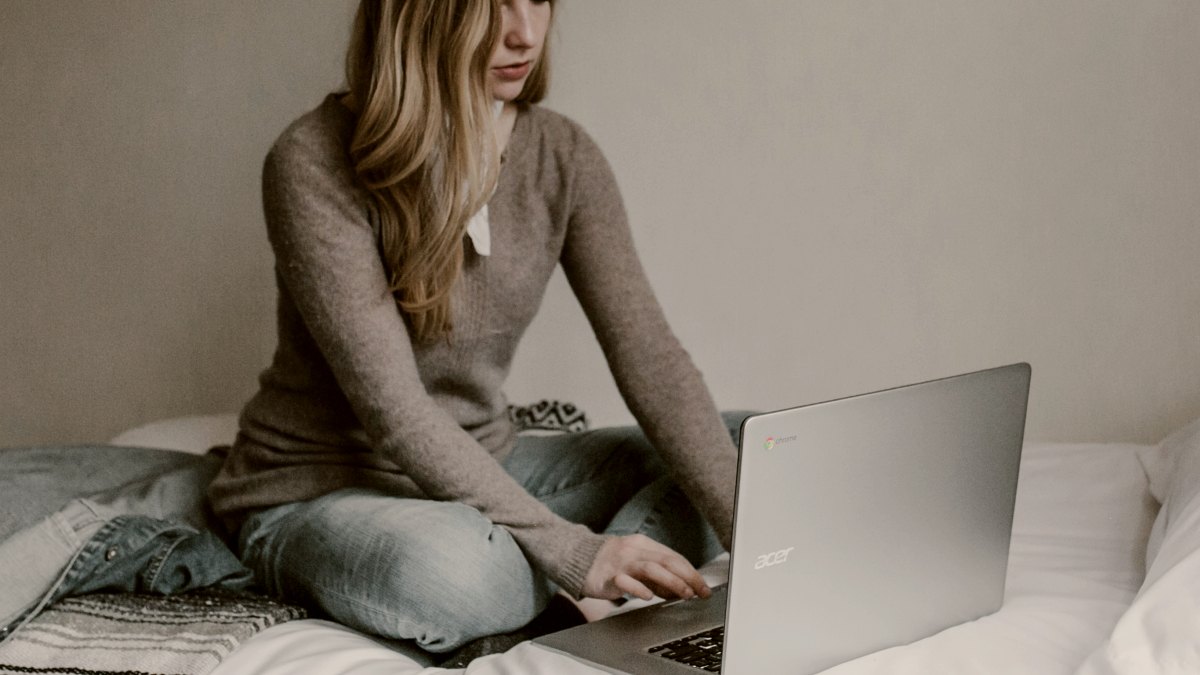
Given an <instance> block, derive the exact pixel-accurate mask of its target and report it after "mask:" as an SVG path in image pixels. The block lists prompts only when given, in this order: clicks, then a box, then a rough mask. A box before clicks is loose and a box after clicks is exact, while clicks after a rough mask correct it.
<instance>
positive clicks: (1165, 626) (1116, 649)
mask: <svg viewBox="0 0 1200 675" xmlns="http://www.w3.org/2000/svg"><path fill="white" fill-rule="evenodd" d="M1159 450H1160V455H1159V459H1160V460H1161V461H1163V462H1165V463H1166V466H1165V467H1163V469H1162V470H1161V472H1160V476H1159V477H1160V478H1162V479H1165V484H1164V485H1161V486H1160V487H1161V488H1162V494H1163V505H1162V508H1161V509H1160V510H1159V513H1158V518H1157V519H1156V520H1155V523H1154V529H1153V531H1152V532H1151V535H1150V542H1149V544H1148V547H1147V552H1146V561H1147V568H1146V579H1145V580H1144V581H1143V582H1142V588H1141V590H1140V591H1138V595H1137V597H1136V598H1134V601H1133V604H1131V605H1130V606H1129V609H1128V610H1126V612H1125V614H1124V615H1122V617H1121V619H1120V620H1119V621H1118V622H1117V625H1116V627H1115V628H1114V629H1113V632H1112V635H1110V636H1109V639H1108V641H1107V642H1106V643H1105V644H1104V645H1103V646H1102V647H1101V648H1100V649H1097V650H1096V651H1095V652H1093V653H1092V655H1091V656H1090V657H1088V659H1087V661H1085V662H1084V664H1083V666H1082V667H1081V668H1080V669H1079V671H1078V674H1077V675H1155V674H1158V673H1162V674H1164V675H1165V674H1173V673H1180V674H1181V675H1182V674H1183V673H1188V674H1189V675H1190V674H1194V673H1200V420H1196V421H1195V422H1192V423H1191V424H1189V425H1188V426H1186V427H1184V428H1183V429H1180V430H1179V431H1177V432H1175V433H1174V434H1172V435H1170V436H1169V437H1167V439H1166V440H1164V441H1163V442H1162V444H1160V446H1159ZM1147 474H1148V475H1151V472H1150V471H1149V470H1148V471H1147ZM1153 480H1154V476H1153V475H1151V481H1152V482H1153Z"/></svg>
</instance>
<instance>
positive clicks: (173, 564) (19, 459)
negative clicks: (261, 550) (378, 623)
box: [0, 446, 252, 642]
mask: <svg viewBox="0 0 1200 675" xmlns="http://www.w3.org/2000/svg"><path fill="white" fill-rule="evenodd" d="M219 465H220V462H219V460H217V459H216V458H213V457H198V456H195V455H186V454H183V453H177V452H171V451H166V450H151V449H145V448H118V447H113V446H84V447H71V448H26V449H9V450H0V579H4V580H5V583H4V584H3V586H2V587H0V642H2V641H4V640H5V639H7V638H8V637H9V636H10V635H12V634H13V633H15V632H16V630H17V629H18V628H20V627H21V626H22V625H24V624H25V623H26V622H28V621H30V620H32V619H33V618H34V617H36V616H37V614H38V613H39V612H40V611H41V610H42V609H43V608H45V607H46V606H47V605H49V604H50V603H51V602H54V601H55V600H58V599H60V598H63V597H67V596H70V595H80V594H83V593H91V592H96V591H136V592H149V593H161V594H170V593H178V592H183V591H187V590H192V589H195V588H201V587H206V586H220V587H223V588H228V589H239V590H240V589H245V588H246V587H248V586H249V585H250V582H251V578H252V577H251V574H250V572H249V570H247V569H246V568H245V567H243V566H242V564H241V563H240V562H239V561H238V559H237V557H236V556H235V555H234V554H233V552H232V551H230V550H229V548H228V547H227V546H226V545H225V544H224V542H222V541H221V539H220V538H218V537H217V536H216V535H215V534H214V533H213V531H212V530H211V529H210V525H212V521H211V520H210V519H209V518H208V517H207V516H206V513H205V510H204V508H203V494H204V489H205V487H206V486H207V485H208V482H209V481H210V480H211V478H212V476H213V475H214V474H215V473H216V471H217V469H218V468H219Z"/></svg>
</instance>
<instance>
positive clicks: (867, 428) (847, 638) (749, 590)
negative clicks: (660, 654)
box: [721, 363, 1030, 674]
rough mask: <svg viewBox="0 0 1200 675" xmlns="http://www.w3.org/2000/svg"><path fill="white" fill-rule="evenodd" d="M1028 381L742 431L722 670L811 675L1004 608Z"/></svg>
mask: <svg viewBox="0 0 1200 675" xmlns="http://www.w3.org/2000/svg"><path fill="white" fill-rule="evenodd" d="M1029 377H1030V368H1029V365H1028V364H1024V363H1020V364H1015V365H1011V366H1005V367H1001V368H995V369H992V370H986V371H980V372H976V373H969V374H966V375H959V376H956V377H950V378H945V379H941V380H935V381H932V382H926V383H922V384H915V385H910V386H906V387H899V388H896V389H890V390H886V391H881V392H876V393H873V394H865V395H862V396H855V397H851V398H846V399H840V400H836V401H829V402H826V403H818V404H815V405H809V406H804V407H800V408H793V409H790V410H783V411H779V412H773V413H766V414H762V415H756V416H752V417H750V418H748V419H747V420H746V421H745V422H744V423H743V426H742V442H741V456H740V461H739V469H738V471H739V476H738V492H737V502H736V503H737V506H736V509H735V517H734V521H735V524H734V542H733V549H734V555H733V559H732V562H731V566H730V582H729V583H730V586H729V606H728V610H727V618H726V637H725V655H724V667H723V669H722V671H721V672H724V673H793V674H803V673H815V672H819V671H821V670H823V669H825V668H827V667H830V666H832V665H835V664H837V663H841V662H843V661H847V660H849V659H852V658H855V657H857V656H860V655H863V654H867V653H870V652H873V651H876V650H878V649H882V648H885V647H890V646H894V645H899V644H906V643H908V642H911V641H913V640H917V639H920V638H923V637H926V636H929V635H932V634H934V633H936V632H938V631H940V630H942V629H943V628H946V627H949V626H952V625H955V624H958V623H961V622H964V621H968V620H971V619H973V618H976V617H979V616H982V615H984V614H988V613H990V612H993V611H995V610H996V609H997V608H999V606H1000V603H1001V601H1002V599H1003V595H1004V578H1005V572H1006V566H1007V560H1008V545H1009V538H1010V535H1011V530H1012V515H1013V506H1014V499H1015V496H1016V484H1017V469H1018V465H1019V463H1020V454H1021V447H1022V442H1023V437H1024V428H1025V411H1026V400H1027V396H1028V390H1029ZM781 598H786V599H787V600H786V601H783V602H781V601H780V599H781Z"/></svg>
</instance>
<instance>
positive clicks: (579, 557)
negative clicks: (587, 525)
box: [548, 531, 612, 600]
mask: <svg viewBox="0 0 1200 675" xmlns="http://www.w3.org/2000/svg"><path fill="white" fill-rule="evenodd" d="M611 538H612V535H604V534H595V533H593V532H590V531H589V532H588V534H587V535H586V536H584V537H582V538H581V539H580V540H579V543H578V544H576V545H575V546H574V547H573V548H572V549H571V554H570V556H569V557H568V558H567V559H566V560H565V561H564V562H563V565H562V567H560V568H558V569H557V570H554V571H551V572H549V573H548V574H549V576H550V578H551V580H553V581H554V583H556V584H558V587H559V588H561V589H562V590H563V591H565V592H566V593H567V594H569V595H570V596H571V597H572V598H575V599H576V600H578V599H579V598H581V597H583V582H584V579H586V578H587V573H588V572H589V571H590V570H591V569H592V563H594V562H595V561H596V554H597V553H599V552H600V547H601V546H603V545H604V542H606V541H608V540H609V539H611Z"/></svg>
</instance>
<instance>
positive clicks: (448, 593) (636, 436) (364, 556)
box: [240, 413, 745, 652]
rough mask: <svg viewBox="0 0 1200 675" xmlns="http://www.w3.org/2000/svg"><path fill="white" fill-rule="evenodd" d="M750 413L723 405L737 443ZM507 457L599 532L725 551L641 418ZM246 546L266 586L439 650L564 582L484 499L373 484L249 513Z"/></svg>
mask: <svg viewBox="0 0 1200 675" xmlns="http://www.w3.org/2000/svg"><path fill="white" fill-rule="evenodd" d="M744 417H745V413H726V414H725V420H726V424H727V426H728V427H729V429H730V434H731V436H732V437H733V438H734V441H735V443H736V441H737V433H738V429H739V427H740V425H741V421H742V419H743V418H744ZM504 468H505V470H506V471H508V473H509V474H510V475H511V476H513V477H514V478H515V479H516V480H517V481H518V482H519V483H521V485H523V486H524V487H525V489H526V490H528V491H529V493H530V494H532V495H533V496H534V497H536V498H538V499H539V500H541V501H542V502H543V503H545V504H546V505H547V506H548V507H549V508H550V509H551V510H552V511H553V512H554V513H556V514H558V515H559V516H561V517H563V518H566V519H568V520H571V521H573V522H577V523H582V524H584V525H587V526H588V527H590V528H592V529H593V530H595V531H597V532H606V533H611V534H633V533H642V534H645V535H647V536H649V537H651V538H653V539H656V540H658V541H660V542H662V543H664V544H666V545H667V546H670V547H671V548H673V549H675V550H676V551H678V552H679V553H681V554H682V555H684V556H685V557H686V558H688V560H690V561H691V562H692V564H694V565H701V564H703V563H704V562H707V561H708V560H711V559H712V558H714V557H716V556H717V555H718V554H719V553H721V551H722V550H723V549H722V548H721V545H720V542H719V541H718V540H717V537H716V535H715V534H714V533H713V531H712V528H711V527H709V525H708V524H707V523H706V522H705V521H704V519H703V518H702V517H701V516H700V514H699V513H698V512H697V511H696V509H695V508H693V506H692V504H691V503H690V502H689V500H688V499H687V498H686V497H685V496H684V494H683V492H682V491H681V490H680V489H679V488H678V487H677V486H675V485H674V484H673V483H672V482H671V481H670V479H668V478H667V477H666V472H665V467H664V466H663V464H662V462H661V460H660V459H659V458H658V457H657V455H656V453H655V451H654V450H653V448H652V447H651V446H650V444H649V443H648V442H647V441H646V440H645V437H644V436H643V435H642V432H641V431H640V430H639V429H638V428H637V427H620V428H608V429H598V430H595V431H585V432H578V433H571V434H560V435H555V436H522V437H520V439H519V440H518V441H517V445H516V447H515V448H514V450H513V452H512V454H511V455H509V457H508V458H507V459H506V460H505V462H504ZM240 551H241V556H242V560H243V562H244V564H245V565H246V566H247V567H249V568H250V569H252V570H253V571H254V573H255V574H256V575H257V577H258V579H259V582H260V583H261V584H262V585H263V586H264V587H265V589H266V590H267V592H269V593H271V594H273V595H276V596H278V597H282V598H284V599H286V600H289V601H291V602H295V603H299V604H301V605H305V606H307V607H308V608H309V609H310V611H312V612H314V613H316V614H317V615H326V616H328V617H330V618H332V619H334V620H335V621H338V622H340V623H343V624H346V625H348V626H351V627H353V628H356V629H358V630H362V631H365V632H368V633H373V634H375V635H380V636H383V637H386V638H391V639H407V640H415V641H416V644H417V645H418V646H420V647H421V648H422V649H425V650H427V651H431V652H446V651H449V650H451V649H454V648H455V647H458V646H460V645H462V644H464V643H466V642H468V641H470V640H473V639H475V638H478V637H482V636H484V635H492V634H497V633H505V632H508V631H512V630H515V629H517V628H520V627H521V626H524V625H525V624H526V623H528V622H529V621H531V620H532V619H533V618H534V617H535V616H537V615H538V613H539V612H541V610H542V609H543V608H544V607H545V606H546V603H547V602H548V601H549V599H550V597H551V595H552V594H553V593H554V592H555V587H554V585H553V584H552V583H551V582H550V581H549V579H548V578H547V577H546V575H545V574H544V573H542V571H540V570H539V569H537V568H535V567H534V566H533V565H531V564H530V562H529V561H528V559H526V557H525V555H524V554H523V553H522V551H521V549H520V547H518V545H517V543H516V541H515V540H514V539H513V538H512V536H511V535H510V534H509V533H508V531H507V530H505V529H504V528H503V527H499V526H497V525H495V524H493V523H492V522H491V521H489V520H488V519H487V518H485V517H484V516H483V515H482V514H480V513H479V511H477V510H475V509H474V508H472V507H470V506H466V505H463V504H459V503H456V502H438V501H430V500H423V499H401V498H397V497H392V496H389V495H387V494H384V493H382V492H377V491H372V490H366V489H345V490H338V491H336V492H332V493H330V494H327V495H324V496H322V497H318V498H317V499H313V500H310V501H307V502H297V503H291V504H285V505H282V506H277V507H274V508H271V509H266V510H263V511H260V512H258V513H256V514H254V515H252V516H251V517H250V518H248V519H247V520H246V522H245V524H243V526H242V529H241V534H240Z"/></svg>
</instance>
